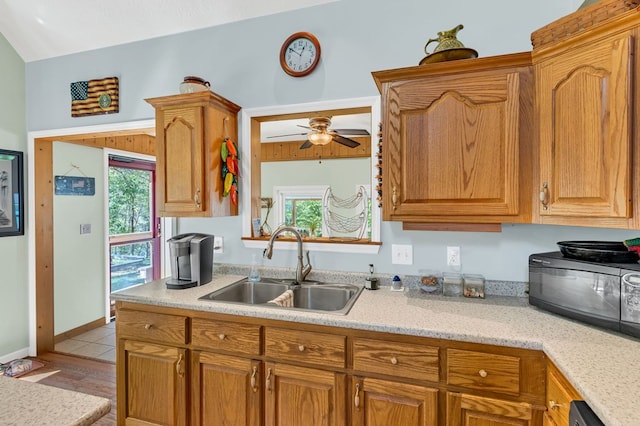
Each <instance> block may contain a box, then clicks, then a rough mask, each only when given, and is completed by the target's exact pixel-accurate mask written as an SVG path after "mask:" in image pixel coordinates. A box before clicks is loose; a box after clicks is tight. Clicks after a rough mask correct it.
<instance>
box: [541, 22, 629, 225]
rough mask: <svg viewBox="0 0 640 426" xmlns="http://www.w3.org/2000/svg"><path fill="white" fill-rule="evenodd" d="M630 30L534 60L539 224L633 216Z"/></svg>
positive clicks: (622, 219)
mask: <svg viewBox="0 0 640 426" xmlns="http://www.w3.org/2000/svg"><path fill="white" fill-rule="evenodd" d="M633 46H634V36H633V34H632V31H631V30H628V31H624V32H621V33H616V34H612V35H607V36H601V35H600V36H596V38H595V39H589V40H584V39H583V40H579V41H577V42H576V43H566V44H565V45H564V46H563V47H562V48H561V49H555V50H552V51H551V52H549V53H544V52H540V53H539V54H536V59H535V62H536V65H535V72H536V83H537V97H538V122H539V126H540V127H539V129H540V145H539V148H540V177H539V182H538V185H539V190H540V205H539V206H538V211H539V217H540V219H539V220H540V222H542V223H554V222H553V221H552V220H548V219H550V218H553V217H569V218H572V217H573V218H576V217H577V218H605V219H606V218H610V219H618V220H619V223H620V225H621V226H625V225H626V223H627V220H626V219H627V218H630V217H631V216H632V203H631V200H632V198H633V194H632V173H631V165H632V150H631V147H632V134H633V133H632V123H633V116H632V111H633V109H632V100H633V97H632V91H631V90H632V76H633V73H634V69H635V64H634V60H633Z"/></svg>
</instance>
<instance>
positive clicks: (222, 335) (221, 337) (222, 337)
mask: <svg viewBox="0 0 640 426" xmlns="http://www.w3.org/2000/svg"><path fill="white" fill-rule="evenodd" d="M225 337H227V336H225V335H224V334H222V333H221V334H218V338H219V339H220V340H224V338H225Z"/></svg>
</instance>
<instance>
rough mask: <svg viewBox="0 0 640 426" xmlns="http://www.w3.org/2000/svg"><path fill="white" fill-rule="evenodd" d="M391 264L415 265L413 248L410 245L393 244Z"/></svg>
mask: <svg viewBox="0 0 640 426" xmlns="http://www.w3.org/2000/svg"><path fill="white" fill-rule="evenodd" d="M391 263H393V264H395V265H413V246H412V245H410V244H407V245H405V244H391Z"/></svg>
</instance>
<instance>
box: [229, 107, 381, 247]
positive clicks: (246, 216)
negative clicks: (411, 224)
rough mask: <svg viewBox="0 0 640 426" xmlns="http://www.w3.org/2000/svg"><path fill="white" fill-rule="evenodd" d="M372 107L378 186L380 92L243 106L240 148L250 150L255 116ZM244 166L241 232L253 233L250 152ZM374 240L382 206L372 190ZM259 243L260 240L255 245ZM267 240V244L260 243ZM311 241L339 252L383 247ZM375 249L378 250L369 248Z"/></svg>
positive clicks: (377, 239) (373, 160) (373, 165)
mask: <svg viewBox="0 0 640 426" xmlns="http://www.w3.org/2000/svg"><path fill="white" fill-rule="evenodd" d="M358 107H369V108H371V129H370V130H369V133H370V134H371V154H372V155H371V167H370V170H371V181H370V184H371V188H375V186H376V181H375V176H376V174H377V159H376V156H375V155H374V153H375V152H376V151H377V146H378V138H377V134H378V123H379V122H380V120H381V108H380V96H369V97H363V98H351V99H341V100H333V101H321V102H310V103H303V104H292V105H274V106H269V107H258V108H248V109H244V108H243V109H242V110H241V111H240V150H241V152H245V153H250V152H251V120H252V119H253V118H254V117H267V116H271V115H280V114H292V113H300V112H306V111H309V112H311V111H322V110H336V109H344V108H358ZM240 161H241V167H242V170H244V175H243V178H242V179H241V180H240V194H241V204H240V215H241V218H242V219H241V220H242V236H243V237H245V238H246V237H251V209H250V206H251V155H242V156H241V160H240ZM371 197H372V202H371V241H372V242H380V217H381V215H380V207H378V203H376V202H375V198H374V197H373V194H371ZM242 241H243V243H244V246H245V247H247V248H262V247H266V241H264V242H260V241H253V240H242ZM256 243H258V244H257V245H256ZM259 243H264V244H259ZM307 244H310V245H309V248H310V249H313V250H315V251H331V252H337V253H341V252H342V253H378V251H379V249H380V245H379V244H375V245H374V244H371V245H367V244H331V243H323V244H320V243H318V244H313V243H307V242H305V245H307ZM284 246H285V244H277V245H276V246H275V247H278V248H285V247H284ZM372 249H374V250H375V251H370V250H372Z"/></svg>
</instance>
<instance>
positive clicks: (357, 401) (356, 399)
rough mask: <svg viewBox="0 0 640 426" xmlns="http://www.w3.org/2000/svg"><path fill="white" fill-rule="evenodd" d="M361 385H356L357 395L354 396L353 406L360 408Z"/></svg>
mask: <svg viewBox="0 0 640 426" xmlns="http://www.w3.org/2000/svg"><path fill="white" fill-rule="evenodd" d="M359 394H360V383H356V394H355V395H354V396H353V405H354V406H355V407H356V408H360V395H359Z"/></svg>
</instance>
